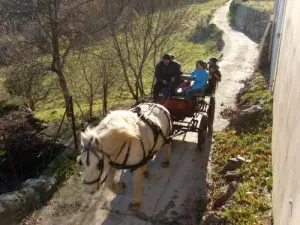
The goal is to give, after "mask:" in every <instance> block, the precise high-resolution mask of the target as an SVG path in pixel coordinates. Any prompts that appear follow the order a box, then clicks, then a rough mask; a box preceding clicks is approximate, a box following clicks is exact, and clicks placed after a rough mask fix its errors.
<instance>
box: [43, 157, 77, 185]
mask: <svg viewBox="0 0 300 225" xmlns="http://www.w3.org/2000/svg"><path fill="white" fill-rule="evenodd" d="M76 156H77V153H72V154H64V155H60V156H58V157H57V158H56V159H54V161H53V163H52V166H51V168H50V171H49V172H50V174H51V175H52V176H53V177H54V178H55V179H56V180H58V181H61V180H65V179H68V178H69V177H70V176H72V175H73V174H74V172H75V171H76V169H77V163H76Z"/></svg>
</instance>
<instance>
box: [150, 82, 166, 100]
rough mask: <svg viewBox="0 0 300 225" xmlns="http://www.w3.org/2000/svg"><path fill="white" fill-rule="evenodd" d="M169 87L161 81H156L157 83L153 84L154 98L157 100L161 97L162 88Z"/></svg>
mask: <svg viewBox="0 0 300 225" xmlns="http://www.w3.org/2000/svg"><path fill="white" fill-rule="evenodd" d="M166 87H168V86H167V85H165V84H164V83H163V82H161V81H156V83H155V84H154V86H153V99H154V100H156V99H158V97H159V93H160V92H161V90H162V89H164V88H166Z"/></svg>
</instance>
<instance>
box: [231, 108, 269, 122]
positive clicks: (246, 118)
mask: <svg viewBox="0 0 300 225" xmlns="http://www.w3.org/2000/svg"><path fill="white" fill-rule="evenodd" d="M263 110H264V109H263V107H262V106H260V105H253V106H251V107H250V108H247V109H244V110H241V111H240V112H239V113H238V115H237V119H236V124H238V125H243V124H246V123H249V122H251V121H253V120H255V119H256V118H258V117H259V116H260V115H261V114H262V113H263Z"/></svg>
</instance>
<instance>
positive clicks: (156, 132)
mask: <svg viewBox="0 0 300 225" xmlns="http://www.w3.org/2000/svg"><path fill="white" fill-rule="evenodd" d="M155 107H158V106H157V105H155V104H153V103H152V104H150V103H149V109H148V110H147V111H149V110H153V109H154V108H155ZM159 108H160V107H159ZM161 109H162V108H161ZM131 111H132V112H134V113H136V114H137V116H138V117H139V118H140V119H141V120H142V121H143V122H145V123H146V124H147V125H148V126H149V127H150V128H151V129H152V132H153V135H154V143H153V146H152V148H151V149H150V151H149V152H148V154H147V155H146V150H145V147H144V144H143V141H142V139H141V138H140V137H139V139H140V142H141V145H142V148H143V153H144V158H143V159H142V161H140V162H139V163H137V164H134V165H126V163H127V160H128V157H129V154H130V150H131V149H130V144H129V145H128V148H127V152H126V156H125V158H124V161H123V163H122V164H119V163H116V162H114V161H113V160H111V159H110V157H109V156H108V155H107V154H106V156H108V158H109V161H110V162H109V164H110V165H111V166H112V167H114V168H116V169H129V170H130V172H133V171H135V170H136V169H138V168H140V167H142V166H144V165H145V164H147V163H148V162H149V161H150V160H151V159H153V156H154V155H155V154H156V152H157V151H155V150H154V148H155V146H156V144H157V140H158V138H159V137H160V136H161V137H162V138H163V139H164V144H163V145H162V146H164V145H165V144H168V143H170V141H171V139H170V138H169V137H166V136H165V135H164V133H163V131H162V130H161V128H160V127H159V126H158V125H157V124H156V123H155V122H153V121H152V120H150V119H149V118H148V117H147V116H146V115H145V113H146V112H147V111H146V112H142V110H141V108H140V107H138V106H137V107H135V108H133V109H131ZM162 111H163V112H164V114H165V115H166V117H167V119H168V121H169V132H168V134H170V132H171V126H172V125H171V119H170V115H169V114H168V112H166V111H165V110H164V109H162ZM150 113H151V111H150ZM150 113H149V114H150ZM126 143H127V142H125V143H124V144H123V146H122V148H121V149H120V151H119V153H118V155H117V157H116V159H117V158H118V156H119V155H120V154H121V152H122V151H123V149H124V147H125V145H126ZM162 146H161V147H162Z"/></svg>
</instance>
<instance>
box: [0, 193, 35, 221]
mask: <svg viewBox="0 0 300 225" xmlns="http://www.w3.org/2000/svg"><path fill="white" fill-rule="evenodd" d="M39 200H40V199H39V196H38V195H36V194H35V192H34V190H33V189H31V188H23V189H21V190H19V191H14V192H11V193H7V194H3V195H1V196H0V205H1V206H2V209H1V211H0V221H1V224H14V223H16V221H18V220H19V219H21V218H22V217H23V216H24V215H26V214H27V213H28V212H29V211H31V210H32V209H33V208H34V207H36V206H38V205H40V201H39Z"/></svg>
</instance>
